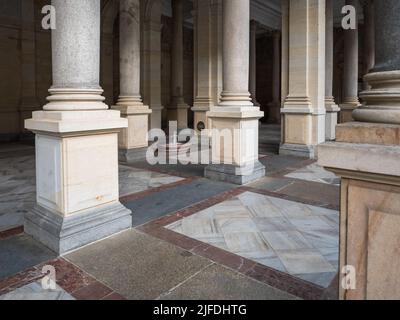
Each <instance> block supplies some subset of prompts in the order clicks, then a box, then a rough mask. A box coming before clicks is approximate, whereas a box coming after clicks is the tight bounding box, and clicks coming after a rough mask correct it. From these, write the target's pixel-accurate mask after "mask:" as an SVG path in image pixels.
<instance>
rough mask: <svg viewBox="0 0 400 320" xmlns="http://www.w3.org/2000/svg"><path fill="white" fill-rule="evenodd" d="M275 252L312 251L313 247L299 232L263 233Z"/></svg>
mask: <svg viewBox="0 0 400 320" xmlns="http://www.w3.org/2000/svg"><path fill="white" fill-rule="evenodd" d="M262 236H263V237H264V239H265V240H266V241H267V242H268V244H269V245H270V246H271V247H272V248H273V249H274V250H294V249H311V248H313V246H312V245H311V244H310V243H309V242H308V241H307V240H306V239H305V238H304V237H303V235H302V234H301V233H300V232H298V231H275V232H262Z"/></svg>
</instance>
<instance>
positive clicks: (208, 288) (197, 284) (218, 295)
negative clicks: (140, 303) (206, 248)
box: [160, 265, 296, 300]
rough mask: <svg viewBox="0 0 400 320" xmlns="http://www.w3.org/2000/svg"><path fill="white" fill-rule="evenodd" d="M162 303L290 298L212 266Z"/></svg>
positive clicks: (174, 290) (217, 266)
mask: <svg viewBox="0 0 400 320" xmlns="http://www.w3.org/2000/svg"><path fill="white" fill-rule="evenodd" d="M160 298H161V299H165V300H182V299H189V300H290V299H296V298H295V297H294V296H292V295H290V294H288V293H285V292H283V291H280V290H278V289H275V288H272V287H270V286H268V285H266V284H263V283H260V282H258V281H255V280H253V279H250V278H248V277H246V276H243V275H241V274H239V273H237V272H234V271H231V270H229V269H226V268H224V267H222V266H219V265H212V266H210V267H208V268H206V269H205V270H203V271H201V272H200V273H198V274H197V275H195V276H194V277H192V278H191V279H188V280H187V281H186V282H184V283H182V284H181V285H180V286H178V287H176V288H174V289H173V290H171V291H170V292H167V293H166V294H164V295H162V296H160Z"/></svg>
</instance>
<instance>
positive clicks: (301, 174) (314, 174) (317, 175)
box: [285, 163, 340, 186]
mask: <svg viewBox="0 0 400 320" xmlns="http://www.w3.org/2000/svg"><path fill="white" fill-rule="evenodd" d="M285 177H286V178H293V179H299V180H306V181H312V182H319V183H324V184H332V185H337V186H339V185H340V179H339V178H338V177H337V176H336V175H334V174H333V173H332V172H329V171H327V170H325V169H324V168H322V167H320V166H319V165H318V164H317V163H313V164H310V165H308V166H307V167H304V168H301V169H299V170H296V171H293V172H291V173H289V174H287V175H286V176H285Z"/></svg>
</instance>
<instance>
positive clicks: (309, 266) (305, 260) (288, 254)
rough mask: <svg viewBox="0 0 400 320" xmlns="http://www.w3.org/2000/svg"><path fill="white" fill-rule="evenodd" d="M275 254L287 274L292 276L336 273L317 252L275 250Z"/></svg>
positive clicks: (309, 250)
mask: <svg viewBox="0 0 400 320" xmlns="http://www.w3.org/2000/svg"><path fill="white" fill-rule="evenodd" d="M276 253H277V254H278V257H279V258H280V259H281V261H282V263H283V265H284V266H285V267H286V269H287V270H288V272H289V273H290V274H293V275H296V274H311V273H326V272H336V270H335V268H334V267H333V266H332V265H331V264H330V263H329V262H328V261H326V260H325V258H324V257H323V256H322V255H321V254H320V253H319V252H318V251H317V250H313V249H306V250H289V251H287V250H283V251H280V250H277V251H276Z"/></svg>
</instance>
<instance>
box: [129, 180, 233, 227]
mask: <svg viewBox="0 0 400 320" xmlns="http://www.w3.org/2000/svg"><path fill="white" fill-rule="evenodd" d="M236 187H237V186H234V185H230V184H227V183H220V182H214V181H209V180H207V179H199V180H195V181H193V182H191V183H189V184H185V185H180V186H177V187H175V188H173V189H169V190H163V191H160V192H157V193H154V194H150V195H148V196H146V197H144V198H141V199H137V200H134V201H131V202H127V203H124V205H125V206H126V207H127V208H129V209H131V210H132V211H133V215H132V216H133V218H132V219H133V225H134V226H139V225H141V224H144V223H146V222H149V221H151V220H153V219H156V218H159V217H162V216H164V215H166V214H170V213H173V212H175V211H177V210H180V209H182V208H185V207H188V206H190V205H193V204H195V203H197V202H200V201H203V200H205V199H208V198H209V197H211V196H215V195H216V194H218V193H222V192H225V191H228V190H231V189H234V188H236Z"/></svg>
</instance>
